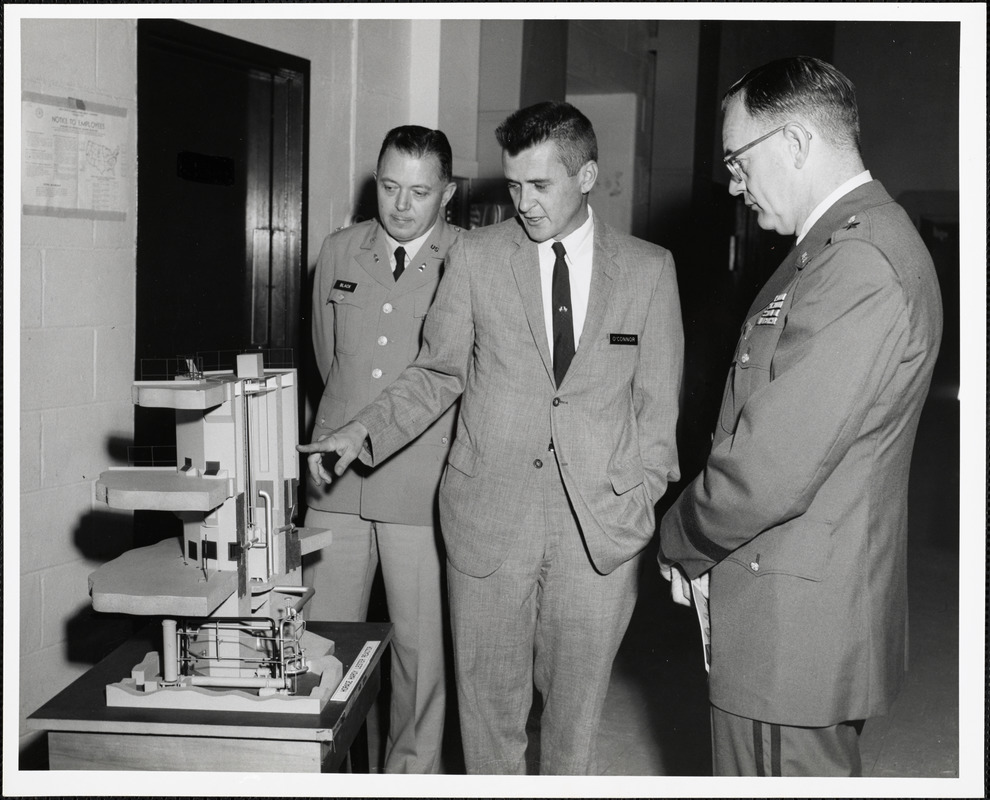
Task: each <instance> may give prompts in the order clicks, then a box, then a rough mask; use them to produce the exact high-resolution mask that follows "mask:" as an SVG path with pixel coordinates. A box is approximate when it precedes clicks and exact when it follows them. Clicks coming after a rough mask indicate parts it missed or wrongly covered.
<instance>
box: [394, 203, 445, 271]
mask: <svg viewBox="0 0 990 800" xmlns="http://www.w3.org/2000/svg"><path fill="white" fill-rule="evenodd" d="M437 219H438V220H439V217H438V218H437ZM436 226H437V223H436V222H434V223H433V224H432V225H431V226H430V229H429V230H428V231H427V232H426V233H424V234H423V235H422V236H419V237H417V238H415V239H413V240H412V241H411V242H397V241H396V240H395V239H393V238H392V237H391V236H389V235H388V231H386V230H385V226H384V225H382V230H383V231H385V242H386V244H387V245H388V265H389V266H390V267H391V268H392V272H393V273H394V272H395V248H396V247H402V248H405V251H406V263H405V266H406V267H408V266H409V265H410V264H412V261H413V258H415V257H416V255H417V254H418V253H419V248H421V247H422V246H423V244H424V243H425V242H426V240H427V239H429V238H430V234H431V233H433V229H434V228H435V227H436Z"/></svg>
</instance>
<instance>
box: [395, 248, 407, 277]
mask: <svg viewBox="0 0 990 800" xmlns="http://www.w3.org/2000/svg"><path fill="white" fill-rule="evenodd" d="M405 268H406V249H405V248H404V247H396V248H395V272H393V273H392V275H393V276H394V277H395V279H396V280H399V276H400V275H401V274H402V270H404V269H405Z"/></svg>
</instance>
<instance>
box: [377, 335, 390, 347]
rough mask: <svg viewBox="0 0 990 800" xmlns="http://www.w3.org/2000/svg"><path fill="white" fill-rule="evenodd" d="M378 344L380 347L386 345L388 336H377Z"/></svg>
mask: <svg viewBox="0 0 990 800" xmlns="http://www.w3.org/2000/svg"><path fill="white" fill-rule="evenodd" d="M378 344H380V345H381V346H382V347H384V346H385V345H387V344H388V337H387V336H379V337H378Z"/></svg>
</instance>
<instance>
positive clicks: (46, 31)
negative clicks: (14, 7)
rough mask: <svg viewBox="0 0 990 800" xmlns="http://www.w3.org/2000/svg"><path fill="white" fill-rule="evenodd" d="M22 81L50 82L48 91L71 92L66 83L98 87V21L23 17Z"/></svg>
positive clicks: (84, 87)
mask: <svg viewBox="0 0 990 800" xmlns="http://www.w3.org/2000/svg"><path fill="white" fill-rule="evenodd" d="M21 51H22V52H24V53H30V54H31V57H30V58H24V59H22V62H21V80H22V81H41V82H44V83H46V84H50V85H49V86H48V87H47V88H46V89H44V90H39V91H45V92H46V93H48V94H56V95H57V94H58V93H59V90H58V89H56V86H57V87H61V91H62V92H66V93H71V91H70V90H67V89H65V88H64V87H66V86H73V87H78V88H80V89H90V90H92V89H94V88H96V20H94V19H50V18H49V19H24V20H21Z"/></svg>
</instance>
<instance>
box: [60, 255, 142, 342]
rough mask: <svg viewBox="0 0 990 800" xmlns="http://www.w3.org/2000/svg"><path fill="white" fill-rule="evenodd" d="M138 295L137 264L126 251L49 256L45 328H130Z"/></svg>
mask: <svg viewBox="0 0 990 800" xmlns="http://www.w3.org/2000/svg"><path fill="white" fill-rule="evenodd" d="M134 294H135V273H134V260H133V258H132V257H129V255H128V254H126V253H124V252H123V251H119V250H77V249H54V248H53V249H49V250H47V251H46V252H45V283H44V287H43V298H44V299H43V304H44V305H43V314H44V324H45V327H48V328H58V327H73V326H79V327H81V326H90V327H94V328H95V327H97V326H111V325H127V324H129V323H132V322H133V321H134V315H135V309H134V303H135V300H134Z"/></svg>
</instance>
